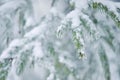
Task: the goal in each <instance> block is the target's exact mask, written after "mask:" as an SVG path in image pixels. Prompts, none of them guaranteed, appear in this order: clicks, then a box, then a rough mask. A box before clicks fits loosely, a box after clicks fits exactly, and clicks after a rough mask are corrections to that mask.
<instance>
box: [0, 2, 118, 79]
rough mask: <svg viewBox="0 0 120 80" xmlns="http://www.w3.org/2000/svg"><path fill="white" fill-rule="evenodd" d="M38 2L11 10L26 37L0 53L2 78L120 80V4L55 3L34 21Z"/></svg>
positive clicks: (13, 41) (16, 39)
mask: <svg viewBox="0 0 120 80" xmlns="http://www.w3.org/2000/svg"><path fill="white" fill-rule="evenodd" d="M16 1H17V0H13V3H15V2H16ZM10 2H12V1H10ZM1 3H2V2H1ZM19 3H20V4H19ZM23 4H24V6H23ZM28 4H29V5H28ZM33 4H34V2H33V3H32V1H30V0H21V1H20V2H18V4H16V6H15V8H14V9H15V10H13V9H12V10H13V11H11V13H14V14H12V15H15V16H16V17H14V18H12V15H9V16H10V17H9V18H6V19H7V20H8V22H9V21H10V22H9V23H10V24H11V23H13V24H11V26H14V25H18V28H19V31H20V35H19V36H21V37H20V38H16V37H15V38H13V39H11V40H12V41H11V40H10V42H9V43H8V44H7V45H8V47H7V48H6V49H5V50H4V51H3V52H2V54H1V55H0V80H11V79H12V80H114V79H115V80H119V79H120V76H119V75H120V64H119V58H120V55H119V53H120V38H119V36H120V29H119V28H120V18H119V16H120V15H119V11H120V6H119V5H120V3H118V2H112V1H104V0H53V1H52V3H51V9H50V11H49V13H48V14H47V15H45V16H43V17H41V20H38V21H35V22H34V23H29V20H30V18H31V16H32V19H33V20H32V21H34V15H35V13H31V12H33V11H34V8H33ZM6 5H8V4H7V3H6ZM18 5H20V6H18ZM8 6H9V5H8ZM10 6H12V5H10ZM21 7H22V8H21ZM4 8H5V7H3V9H4ZM0 12H3V10H2V11H0ZM5 13H7V14H8V11H7V12H6V11H5ZM9 14H10V13H9ZM2 15H3V14H2ZM5 17H6V16H5ZM17 17H18V18H17ZM12 19H15V20H18V23H16V21H13V20H12ZM2 21H3V20H2ZM4 24H6V23H4ZM27 24H28V25H27ZM6 27H9V26H8V25H6ZM10 29H11V28H10ZM10 29H9V28H8V32H9V33H11V34H12V32H14V31H12V30H10ZM8 37H10V38H11V35H10V34H9V36H8ZM0 40H1V39H0ZM4 40H5V39H3V41H4ZM0 49H1V50H2V49H3V48H0ZM1 50H0V51H1Z"/></svg>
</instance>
